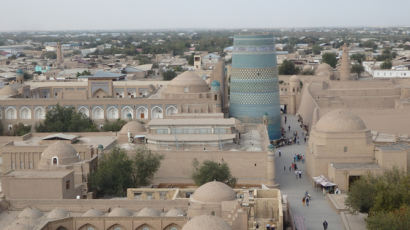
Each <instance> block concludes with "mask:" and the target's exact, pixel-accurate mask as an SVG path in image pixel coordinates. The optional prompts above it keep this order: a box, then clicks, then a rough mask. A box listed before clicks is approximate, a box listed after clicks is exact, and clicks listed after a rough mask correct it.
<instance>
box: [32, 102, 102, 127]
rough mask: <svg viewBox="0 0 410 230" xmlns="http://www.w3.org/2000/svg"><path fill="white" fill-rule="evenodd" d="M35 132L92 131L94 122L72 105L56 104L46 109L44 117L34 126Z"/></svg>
mask: <svg viewBox="0 0 410 230" xmlns="http://www.w3.org/2000/svg"><path fill="white" fill-rule="evenodd" d="M36 130H37V132H93V131H98V130H97V127H96V125H95V124H94V122H93V121H92V120H91V119H90V118H88V117H87V116H85V115H84V114H82V113H80V112H77V111H75V110H74V108H72V107H62V106H60V105H58V104H57V105H56V106H55V107H54V108H53V109H51V110H49V111H47V114H46V119H45V120H44V122H42V123H40V124H39V125H38V126H37V127H36Z"/></svg>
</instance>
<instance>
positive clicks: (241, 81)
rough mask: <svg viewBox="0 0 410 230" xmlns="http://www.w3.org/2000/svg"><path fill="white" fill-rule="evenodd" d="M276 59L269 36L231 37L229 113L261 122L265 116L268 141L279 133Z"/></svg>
mask: <svg viewBox="0 0 410 230" xmlns="http://www.w3.org/2000/svg"><path fill="white" fill-rule="evenodd" d="M276 62H277V60H276V52H275V45H274V39H273V37H272V35H265V34H258V35H236V36H234V50H233V55H232V74H231V83H230V108H229V113H230V116H232V117H235V118H237V119H239V120H240V121H242V122H244V123H260V124H262V122H263V117H264V115H265V117H266V116H267V129H268V134H269V138H270V139H271V140H274V139H278V138H280V136H281V132H280V104H279V90H278V73H277V64H276Z"/></svg>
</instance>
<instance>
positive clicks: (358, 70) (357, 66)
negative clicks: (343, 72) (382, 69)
mask: <svg viewBox="0 0 410 230" xmlns="http://www.w3.org/2000/svg"><path fill="white" fill-rule="evenodd" d="M363 71H364V67H363V66H362V65H361V64H354V65H352V68H351V69H350V72H352V73H357V76H358V77H360V74H361V73H363Z"/></svg>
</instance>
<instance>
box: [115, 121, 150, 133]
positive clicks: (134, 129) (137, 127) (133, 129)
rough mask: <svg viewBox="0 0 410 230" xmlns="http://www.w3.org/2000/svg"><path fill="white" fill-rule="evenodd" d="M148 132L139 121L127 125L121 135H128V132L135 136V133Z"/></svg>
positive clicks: (122, 129)
mask: <svg viewBox="0 0 410 230" xmlns="http://www.w3.org/2000/svg"><path fill="white" fill-rule="evenodd" d="M146 131H147V130H146V129H145V127H144V125H143V124H142V123H141V122H139V121H130V122H128V123H127V124H125V125H124V126H123V127H122V128H121V130H120V134H128V132H130V133H132V134H135V133H144V132H146Z"/></svg>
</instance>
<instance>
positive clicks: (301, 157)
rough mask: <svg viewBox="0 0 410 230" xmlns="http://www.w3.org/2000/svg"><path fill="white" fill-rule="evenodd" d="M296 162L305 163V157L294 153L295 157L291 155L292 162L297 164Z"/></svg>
mask: <svg viewBox="0 0 410 230" xmlns="http://www.w3.org/2000/svg"><path fill="white" fill-rule="evenodd" d="M298 161H302V163H305V155H303V154H299V153H295V155H293V162H298Z"/></svg>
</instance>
